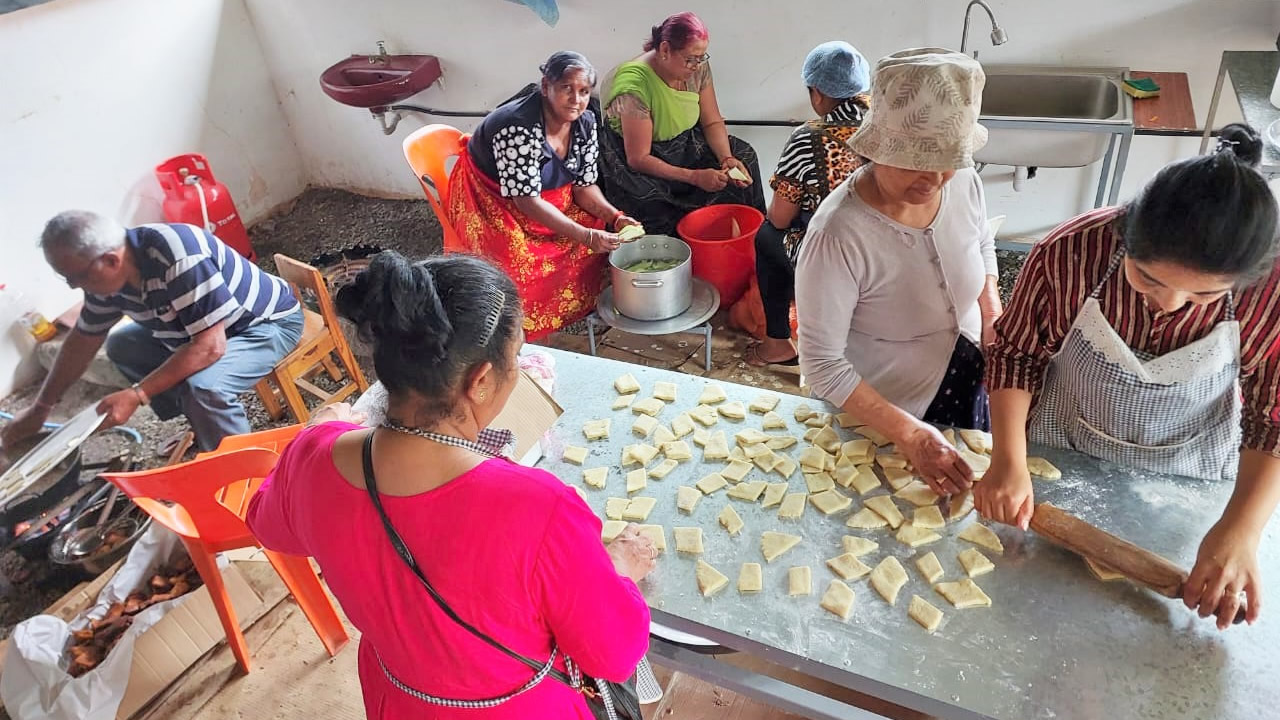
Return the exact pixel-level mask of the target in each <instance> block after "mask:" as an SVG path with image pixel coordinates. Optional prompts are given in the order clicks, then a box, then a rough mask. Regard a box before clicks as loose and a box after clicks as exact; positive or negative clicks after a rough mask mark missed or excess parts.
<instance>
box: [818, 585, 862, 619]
mask: <svg viewBox="0 0 1280 720" xmlns="http://www.w3.org/2000/svg"><path fill="white" fill-rule="evenodd" d="M853 600H854V595H853V588H850V587H849V586H848V585H845V584H844V583H842V582H840V581H839V580H832V581H831V584H830V585H828V586H827V591H826V592H825V593H823V594H822V600H821V601H820V602H819V603H818V605H819V606H820V607H821V608H822V609H823V610H826V611H828V612H830V613H832V614H833V615H835V616H837V617H839V618H840V619H841V620H848V619H849V616H850V615H852V614H853Z"/></svg>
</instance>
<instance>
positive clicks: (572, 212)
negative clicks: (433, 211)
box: [445, 151, 608, 340]
mask: <svg viewBox="0 0 1280 720" xmlns="http://www.w3.org/2000/svg"><path fill="white" fill-rule="evenodd" d="M542 199H543V200H546V201H547V202H549V203H551V204H552V205H554V206H555V207H556V209H558V210H560V211H561V212H563V213H564V214H565V215H566V216H567V217H568V218H569V219H570V220H573V221H574V222H576V223H578V224H579V225H583V226H585V227H589V228H594V229H597V230H599V229H602V228H604V222H603V221H601V220H599V219H597V218H595V217H593V216H591V215H590V214H588V213H587V211H585V210H583V209H582V208H580V207H578V206H577V205H575V204H574V202H573V186H572V185H565V186H563V187H559V188H556V189H554V190H545V191H543V193H542ZM445 212H446V213H447V214H448V216H449V220H450V222H451V224H452V225H453V228H454V230H455V231H457V233H458V238H459V240H460V241H461V243H462V247H463V250H464V252H468V253H472V254H474V255H479V256H480V257H483V258H485V259H486V260H489V261H490V262H492V263H494V264H495V265H497V266H498V267H500V268H502V269H503V270H504V271H505V272H506V273H507V275H509V276H511V279H512V280H514V281H515V284H516V289H517V290H519V291H520V299H521V300H522V301H523V304H524V332H525V336H526V338H527V339H528V340H538V339H540V338H543V337H546V336H547V335H550V334H551V333H553V332H555V331H557V330H559V329H560V328H562V327H564V326H565V325H568V324H569V323H572V322H575V321H577V320H581V319H582V318H583V317H586V315H587V313H589V312H591V310H592V308H594V307H595V304H596V297H597V296H599V295H600V290H601V289H602V288H603V286H604V277H605V268H606V264H607V263H608V256H607V255H597V254H593V253H592V252H591V249H590V248H588V247H586V246H584V245H581V244H579V243H576V242H573V241H572V240H569V239H568V238H566V237H563V236H556V235H554V234H552V232H551V231H550V230H549V229H547V227H546V226H544V225H542V224H541V223H539V222H537V221H535V220H532V219H530V218H528V217H526V216H525V215H523V214H522V213H521V212H520V211H519V210H517V209H516V206H515V203H514V202H513V201H512V200H511V199H510V198H505V197H502V195H501V194H500V193H499V191H498V185H497V183H495V182H494V181H493V180H491V179H489V178H488V177H486V176H485V175H484V174H483V173H481V172H480V171H479V170H477V169H476V167H475V165H474V164H473V163H472V162H471V156H470V154H469V153H467V152H465V151H464V152H463V153H462V154H461V155H460V156H459V157H458V164H457V165H456V166H455V167H454V169H453V173H452V174H451V175H450V176H449V201H448V207H447V208H446V209H445Z"/></svg>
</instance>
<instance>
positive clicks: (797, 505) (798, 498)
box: [778, 493, 808, 520]
mask: <svg viewBox="0 0 1280 720" xmlns="http://www.w3.org/2000/svg"><path fill="white" fill-rule="evenodd" d="M807 497H808V494H806V493H788V494H787V496H786V497H784V498H782V507H780V508H778V517H780V518H783V519H784V520H799V519H800V518H801V517H803V516H804V501H805V498H807Z"/></svg>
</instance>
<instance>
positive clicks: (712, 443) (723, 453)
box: [702, 430, 729, 460]
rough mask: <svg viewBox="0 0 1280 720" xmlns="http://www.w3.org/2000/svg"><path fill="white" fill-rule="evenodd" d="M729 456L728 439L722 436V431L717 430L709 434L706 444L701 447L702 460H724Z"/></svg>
mask: <svg viewBox="0 0 1280 720" xmlns="http://www.w3.org/2000/svg"><path fill="white" fill-rule="evenodd" d="M728 457H729V440H728V439H727V438H726V437H725V436H724V431H723V430H719V431H716V432H714V433H712V434H711V437H710V438H708V439H707V444H706V446H704V447H703V449H702V459H703V460H725V459H727V458H728Z"/></svg>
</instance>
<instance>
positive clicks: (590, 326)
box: [587, 313, 600, 355]
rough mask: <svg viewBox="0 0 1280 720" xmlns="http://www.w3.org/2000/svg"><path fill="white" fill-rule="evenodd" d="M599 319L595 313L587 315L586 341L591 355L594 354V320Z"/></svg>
mask: <svg viewBox="0 0 1280 720" xmlns="http://www.w3.org/2000/svg"><path fill="white" fill-rule="evenodd" d="M599 319H600V318H599V316H598V315H596V314H595V313H591V314H590V315H588V316H587V342H588V343H589V344H590V347H591V354H592V355H595V354H596V322H598V321H599Z"/></svg>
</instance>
